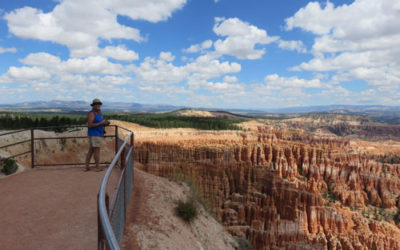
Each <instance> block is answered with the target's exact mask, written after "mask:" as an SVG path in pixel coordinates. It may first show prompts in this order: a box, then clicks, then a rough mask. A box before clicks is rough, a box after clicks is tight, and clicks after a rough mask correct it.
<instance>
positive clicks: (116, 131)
mask: <svg viewBox="0 0 400 250" xmlns="http://www.w3.org/2000/svg"><path fill="white" fill-rule="evenodd" d="M117 153H118V126H117V125H115V154H117Z"/></svg>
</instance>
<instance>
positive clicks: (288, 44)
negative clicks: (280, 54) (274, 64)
mask: <svg viewBox="0 0 400 250" xmlns="http://www.w3.org/2000/svg"><path fill="white" fill-rule="evenodd" d="M278 46H279V48H281V49H287V50H295V51H297V52H299V53H306V52H307V49H306V47H305V46H304V44H303V42H302V41H284V40H279V41H278Z"/></svg>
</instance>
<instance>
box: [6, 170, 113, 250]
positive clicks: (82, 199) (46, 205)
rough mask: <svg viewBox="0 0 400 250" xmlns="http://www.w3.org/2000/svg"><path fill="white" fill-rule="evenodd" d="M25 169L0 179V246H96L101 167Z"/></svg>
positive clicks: (67, 247)
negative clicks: (94, 168) (88, 169)
mask: <svg viewBox="0 0 400 250" xmlns="http://www.w3.org/2000/svg"><path fill="white" fill-rule="evenodd" d="M82 169H83V168H65V169H46V170H43V169H37V170H36V169H35V170H26V171H24V172H22V173H18V174H15V175H12V176H8V177H6V178H2V179H0V190H1V198H0V208H1V214H0V242H1V243H0V249H1V250H3V249H4V250H9V249H10V250H11V249H12V250H18V249H21V250H22V249H24V250H28V249H97V193H98V190H99V187H100V183H101V180H102V178H103V175H104V173H105V171H102V172H94V171H89V172H83V171H82Z"/></svg>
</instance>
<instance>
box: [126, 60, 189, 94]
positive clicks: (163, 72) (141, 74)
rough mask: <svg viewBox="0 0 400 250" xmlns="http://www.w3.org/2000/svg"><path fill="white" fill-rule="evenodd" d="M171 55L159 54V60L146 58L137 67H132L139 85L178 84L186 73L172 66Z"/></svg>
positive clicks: (180, 68)
mask: <svg viewBox="0 0 400 250" xmlns="http://www.w3.org/2000/svg"><path fill="white" fill-rule="evenodd" d="M173 59H174V57H173V56H172V54H171V53H168V52H161V53H160V57H159V59H154V58H150V57H146V58H145V60H144V61H143V62H142V63H141V64H140V65H139V67H133V69H132V70H133V72H134V73H135V74H136V78H137V81H138V82H139V84H140V85H142V86H143V85H153V86H154V85H167V84H173V83H179V82H181V81H182V80H183V79H185V77H187V76H188V73H187V72H186V71H185V70H183V68H182V67H177V66H175V65H173V64H172V62H171V61H172V60H173Z"/></svg>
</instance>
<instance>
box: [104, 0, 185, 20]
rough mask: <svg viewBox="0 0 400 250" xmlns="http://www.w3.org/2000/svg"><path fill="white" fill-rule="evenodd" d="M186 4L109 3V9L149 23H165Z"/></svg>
mask: <svg viewBox="0 0 400 250" xmlns="http://www.w3.org/2000/svg"><path fill="white" fill-rule="evenodd" d="M185 4H186V0H163V1H160V0H146V1H143V0H133V1H127V0H114V1H109V7H110V8H112V9H114V10H115V11H116V12H117V13H118V14H120V15H125V16H128V17H130V18H132V19H141V20H146V21H149V22H159V21H165V20H167V19H168V18H169V17H171V15H172V13H173V12H174V11H177V10H179V9H181V8H182V7H183V6H184V5H185Z"/></svg>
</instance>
